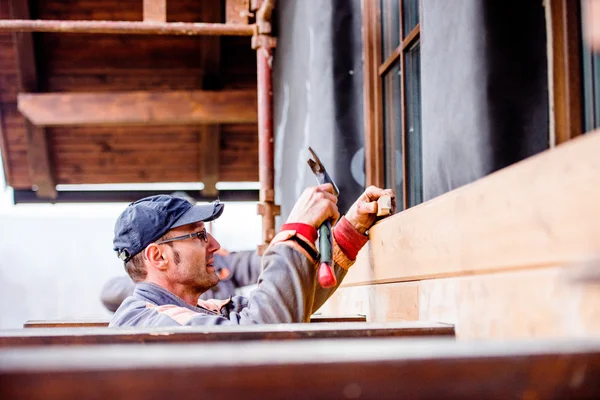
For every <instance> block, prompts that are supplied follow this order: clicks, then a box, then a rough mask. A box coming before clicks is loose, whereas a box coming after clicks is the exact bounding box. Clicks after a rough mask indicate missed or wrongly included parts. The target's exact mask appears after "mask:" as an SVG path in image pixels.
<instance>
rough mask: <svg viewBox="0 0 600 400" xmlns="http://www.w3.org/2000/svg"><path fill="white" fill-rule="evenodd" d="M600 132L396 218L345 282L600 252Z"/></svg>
mask: <svg viewBox="0 0 600 400" xmlns="http://www.w3.org/2000/svg"><path fill="white" fill-rule="evenodd" d="M599 152H600V132H596V133H590V134H589V135H586V136H582V137H579V138H577V139H574V140H571V141H569V142H568V143H565V144H563V145H561V146H558V147H556V148H554V149H551V150H548V151H545V152H543V153H541V154H539V155H536V156H534V157H530V158H528V159H526V160H524V161H522V162H519V163H517V164H514V165H512V166H510V167H508V168H505V169H503V170H500V171H498V172H496V173H493V174H491V175H489V176H487V177H484V178H482V179H480V180H478V181H476V182H474V183H472V184H470V185H467V186H464V187H462V188H459V189H456V190H454V191H452V192H449V193H446V194H444V195H442V196H440V197H438V198H435V199H433V200H431V201H428V202H426V203H423V204H421V205H419V206H416V207H414V208H411V209H409V210H406V211H404V212H402V213H399V214H397V215H394V216H392V217H389V218H387V219H385V220H383V221H382V222H380V223H379V224H377V225H376V226H375V227H373V228H372V229H371V230H370V239H371V240H370V259H371V260H372V262H370V261H369V262H363V263H360V264H359V263H357V265H355V266H354V267H353V269H356V271H352V273H351V274H349V275H348V276H347V277H346V280H345V281H344V285H361V284H368V283H375V282H377V283H385V282H401V281H414V280H420V279H428V278H436V277H450V276H463V275H472V274H482V273H489V272H498V271H506V270H521V269H529V268H537V267H545V266H557V265H568V264H569V263H570V262H575V261H579V260H581V259H582V258H583V257H586V256H590V255H594V254H600V242H599V241H598V240H596V238H597V237H600V225H599V224H597V223H596V221H597V220H599V219H600V207H598V204H599V203H600V190H599V189H598V188H600V157H598V154H599ZM366 259H367V260H369V258H368V257H367V258H366Z"/></svg>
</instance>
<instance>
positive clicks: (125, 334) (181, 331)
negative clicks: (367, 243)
mask: <svg viewBox="0 0 600 400" xmlns="http://www.w3.org/2000/svg"><path fill="white" fill-rule="evenodd" d="M453 335H454V327H453V326H452V325H447V324H440V323H427V322H403V323H393V324H365V323H360V322H359V323H356V322H345V323H339V322H322V323H319V324H278V325H253V326H219V327H215V326H208V327H203V326H185V327H166V328H111V329H106V328H39V329H21V330H7V331H0V347H10V346H42V345H86V344H123V343H197V342H216V341H247V340H298V339H319V338H330V339H331V338H334V339H343V338H355V337H357V338H363V339H367V338H376V337H414V336H453Z"/></svg>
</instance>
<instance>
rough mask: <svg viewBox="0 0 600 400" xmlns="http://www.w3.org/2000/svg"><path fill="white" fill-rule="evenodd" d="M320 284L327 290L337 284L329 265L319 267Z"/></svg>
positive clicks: (322, 264)
mask: <svg viewBox="0 0 600 400" xmlns="http://www.w3.org/2000/svg"><path fill="white" fill-rule="evenodd" d="M319 284H320V285H321V287H323V288H325V289H329V288H332V287H334V286H335V285H336V284H337V280H336V279H335V275H334V273H333V269H332V268H331V265H329V264H327V263H321V265H319Z"/></svg>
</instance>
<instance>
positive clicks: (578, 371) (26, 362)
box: [0, 338, 600, 400]
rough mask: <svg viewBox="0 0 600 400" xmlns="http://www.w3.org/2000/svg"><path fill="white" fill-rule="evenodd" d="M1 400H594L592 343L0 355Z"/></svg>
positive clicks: (415, 342)
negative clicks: (73, 399)
mask: <svg viewBox="0 0 600 400" xmlns="http://www.w3.org/2000/svg"><path fill="white" fill-rule="evenodd" d="M0 360H1V362H0V388H1V390H2V395H3V398H11V399H44V400H51V399H59V398H60V399H63V398H71V397H77V398H88V397H94V398H127V399H132V400H135V399H148V398H165V397H167V398H177V399H179V400H182V399H196V398H198V394H199V393H201V394H202V396H203V397H206V398H231V399H234V398H235V399H238V398H242V397H243V398H246V399H274V398H289V397H290V393H293V395H294V397H301V398H311V399H333V398H358V397H361V398H373V399H375V398H376V399H388V398H389V399H399V398H410V399H501V398H521V399H563V398H578V399H593V398H598V397H599V396H600V380H598V376H600V343H599V342H598V341H576V342H564V341H562V342H537V343H531V342H514V343H510V342H509V343H486V342H477V343H471V342H455V341H454V340H451V339H448V340H444V339H406V338H402V339H390V338H382V339H370V340H364V339H339V340H338V339H336V340H328V339H321V340H305V341H293V342H272V341H271V342H245V343H236V344H235V346H232V345H231V343H206V344H168V345H162V344H156V345H152V346H139V345H136V344H134V345H119V346H88V347H71V348H65V347H58V346H57V347H47V348H19V349H16V348H13V349H4V350H0Z"/></svg>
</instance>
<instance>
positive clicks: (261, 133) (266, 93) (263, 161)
mask: <svg viewBox="0 0 600 400" xmlns="http://www.w3.org/2000/svg"><path fill="white" fill-rule="evenodd" d="M272 59H273V50H272V49H269V48H267V47H263V46H261V47H259V48H258V49H257V50H256V67H257V85H258V176H259V180H260V202H261V203H263V204H264V206H263V212H262V215H263V242H264V243H265V244H268V243H269V242H270V241H271V239H273V236H274V235H275V213H274V212H273V210H272V208H273V206H274V204H275V189H274V186H275V171H274V155H273V152H274V146H273V77H272V74H271V64H272Z"/></svg>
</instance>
